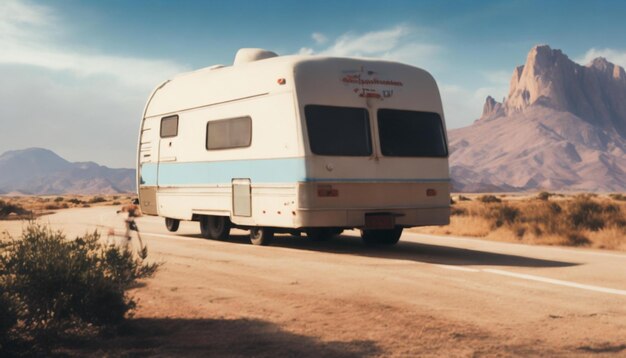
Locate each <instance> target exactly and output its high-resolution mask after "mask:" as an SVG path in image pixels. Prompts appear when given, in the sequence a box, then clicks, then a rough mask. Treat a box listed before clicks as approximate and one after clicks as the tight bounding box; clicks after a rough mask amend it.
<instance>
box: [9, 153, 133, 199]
mask: <svg viewBox="0 0 626 358" xmlns="http://www.w3.org/2000/svg"><path fill="white" fill-rule="evenodd" d="M134 191H135V170H134V169H112V168H108V167H105V166H101V165H98V164H96V163H94V162H77V163H71V162H68V161H67V160H65V159H63V158H61V157H60V156H58V155H57V154H55V153H54V152H52V151H50V150H48V149H42V148H29V149H24V150H14V151H8V152H5V153H4V154H2V155H0V193H22V194H32V195H46V194H113V193H128V192H134Z"/></svg>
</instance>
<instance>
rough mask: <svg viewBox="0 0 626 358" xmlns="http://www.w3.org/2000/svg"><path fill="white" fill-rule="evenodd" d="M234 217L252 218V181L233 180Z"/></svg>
mask: <svg viewBox="0 0 626 358" xmlns="http://www.w3.org/2000/svg"><path fill="white" fill-rule="evenodd" d="M232 193H233V216H246V217H250V216H252V187H251V184H250V179H233V180H232Z"/></svg>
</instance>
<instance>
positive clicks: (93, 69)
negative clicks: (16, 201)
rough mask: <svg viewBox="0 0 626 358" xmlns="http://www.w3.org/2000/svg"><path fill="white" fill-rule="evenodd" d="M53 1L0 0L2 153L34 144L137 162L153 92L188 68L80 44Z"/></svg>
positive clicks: (73, 155) (112, 161)
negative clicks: (143, 122) (140, 135)
mask: <svg viewBox="0 0 626 358" xmlns="http://www.w3.org/2000/svg"><path fill="white" fill-rule="evenodd" d="M65 23H66V20H65V21H64V20H63V19H61V18H60V17H59V14H58V13H56V12H55V11H54V9H53V8H52V7H47V6H43V5H38V4H34V3H32V2H29V1H17V0H0V78H2V79H3V83H9V84H11V85H10V86H1V87H0V118H3V120H2V126H3V128H2V130H1V131H0V153H2V152H4V151H6V150H11V149H21V148H27V147H33V146H41V147H46V148H50V149H52V150H54V151H57V152H58V153H59V154H60V155H62V156H64V157H65V158H66V159H68V160H70V161H90V160H92V161H96V162H98V163H100V164H105V165H109V166H113V167H134V165H135V146H136V141H137V131H138V126H139V120H140V118H141V113H142V110H143V107H144V105H145V102H146V99H147V96H148V95H149V93H150V91H151V90H152V89H153V88H154V87H156V86H157V85H158V84H159V83H160V82H162V81H163V80H165V79H167V78H168V77H170V76H172V75H174V74H176V73H180V72H184V71H186V70H187V68H186V67H185V66H182V65H180V64H178V63H174V62H172V61H168V60H162V59H151V58H137V57H129V56H115V55H109V54H101V53H99V51H100V49H99V48H97V47H92V48H84V47H82V48H81V50H75V49H73V48H72V44H71V43H66V42H65V41H64V38H66V37H67V36H65V35H67V32H68V31H70V29H69V28H67V27H66V26H64V24H65Z"/></svg>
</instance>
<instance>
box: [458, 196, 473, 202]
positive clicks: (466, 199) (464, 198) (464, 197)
mask: <svg viewBox="0 0 626 358" xmlns="http://www.w3.org/2000/svg"><path fill="white" fill-rule="evenodd" d="M471 200H472V199H470V198H468V197H467V196H464V195H459V201H471Z"/></svg>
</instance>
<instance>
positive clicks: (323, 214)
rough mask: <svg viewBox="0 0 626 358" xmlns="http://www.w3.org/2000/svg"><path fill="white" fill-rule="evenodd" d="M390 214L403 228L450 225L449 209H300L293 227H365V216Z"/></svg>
mask: <svg viewBox="0 0 626 358" xmlns="http://www.w3.org/2000/svg"><path fill="white" fill-rule="evenodd" d="M377 212H380V213H392V214H394V215H395V216H396V225H400V226H404V227H412V226H430V225H447V224H449V223H450V207H441V208H387V209H376V210H370V209H300V210H297V211H296V215H295V217H294V226H295V227H297V228H304V227H344V228H359V227H363V226H365V214H371V213H377Z"/></svg>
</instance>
